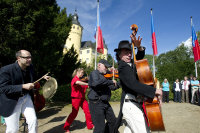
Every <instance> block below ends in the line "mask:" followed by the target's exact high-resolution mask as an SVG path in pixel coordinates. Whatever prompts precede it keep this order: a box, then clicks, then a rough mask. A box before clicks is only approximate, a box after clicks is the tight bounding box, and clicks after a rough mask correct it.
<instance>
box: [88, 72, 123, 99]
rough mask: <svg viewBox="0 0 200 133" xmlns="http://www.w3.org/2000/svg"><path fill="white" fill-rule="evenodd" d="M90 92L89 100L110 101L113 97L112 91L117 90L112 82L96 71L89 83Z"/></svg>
mask: <svg viewBox="0 0 200 133" xmlns="http://www.w3.org/2000/svg"><path fill="white" fill-rule="evenodd" d="M88 85H89V88H90V91H89V92H88V99H89V100H98V99H101V100H103V101H109V100H110V97H111V90H116V89H118V88H119V86H117V87H115V86H114V83H113V81H112V80H109V79H106V78H105V77H104V76H103V75H102V74H101V73H100V72H99V71H98V70H94V71H92V72H91V74H90V78H89V81H88Z"/></svg>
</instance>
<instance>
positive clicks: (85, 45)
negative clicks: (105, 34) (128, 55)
mask: <svg viewBox="0 0 200 133" xmlns="http://www.w3.org/2000/svg"><path fill="white" fill-rule="evenodd" d="M82 33H83V27H82V26H81V24H80V22H79V21H78V15H77V12H76V11H75V13H74V15H73V16H72V26H71V31H70V33H69V36H68V38H67V39H66V43H65V45H64V49H63V54H66V52H67V51H68V50H69V49H70V48H71V47H72V46H73V47H74V49H75V50H76V52H77V54H78V59H79V60H80V61H81V62H86V64H87V65H90V66H91V65H93V62H94V58H95V49H96V43H92V42H91V41H83V42H81V40H82ZM98 56H101V57H102V58H104V59H107V56H108V48H107V46H106V44H105V41H104V54H99V53H98Z"/></svg>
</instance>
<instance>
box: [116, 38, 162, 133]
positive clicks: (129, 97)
mask: <svg viewBox="0 0 200 133" xmlns="http://www.w3.org/2000/svg"><path fill="white" fill-rule="evenodd" d="M131 37H132V41H133V42H134V44H135V46H136V47H137V48H138V52H137V55H136V59H137V60H139V59H142V58H143V57H144V55H145V48H144V47H142V46H141V45H140V44H141V39H139V38H138V39H136V37H133V36H131ZM131 50H132V48H131V44H130V43H129V41H127V40H124V41H121V42H120V43H119V45H118V48H117V49H115V50H114V51H115V52H116V58H117V61H118V72H119V79H120V83H121V86H122V90H123V92H122V97H121V105H120V113H119V116H118V119H117V122H116V124H115V129H114V133H116V132H118V128H119V126H120V123H121V120H122V116H123V117H124V119H125V120H126V127H125V129H124V132H125V133H133V132H134V133H148V132H149V128H148V126H147V123H146V121H145V117H144V116H145V115H144V113H143V109H142V102H143V101H144V98H145V97H148V98H154V96H155V94H161V92H159V91H157V90H156V89H155V88H153V87H151V86H147V85H145V84H142V83H140V82H139V81H138V78H137V73H136V67H135V65H134V63H133V61H132V60H131V57H132V51H131Z"/></svg>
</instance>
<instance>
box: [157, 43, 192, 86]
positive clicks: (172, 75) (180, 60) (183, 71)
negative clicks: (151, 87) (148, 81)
mask: <svg viewBox="0 0 200 133" xmlns="http://www.w3.org/2000/svg"><path fill="white" fill-rule="evenodd" d="M156 68H157V69H156V70H157V71H156V76H157V77H158V78H159V79H162V80H163V79H164V78H167V79H168V81H169V82H174V81H175V80H176V78H179V79H183V77H184V76H189V75H190V74H194V60H193V59H192V58H191V51H190V50H188V49H187V48H186V47H184V45H181V46H179V47H177V48H176V49H175V50H173V51H169V52H167V53H164V54H161V55H159V57H158V58H157V60H156Z"/></svg>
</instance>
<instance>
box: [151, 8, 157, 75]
mask: <svg viewBox="0 0 200 133" xmlns="http://www.w3.org/2000/svg"><path fill="white" fill-rule="evenodd" d="M152 14H153V13H152V8H151V16H152ZM155 75H156V74H155V58H154V51H153V78H155Z"/></svg>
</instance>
